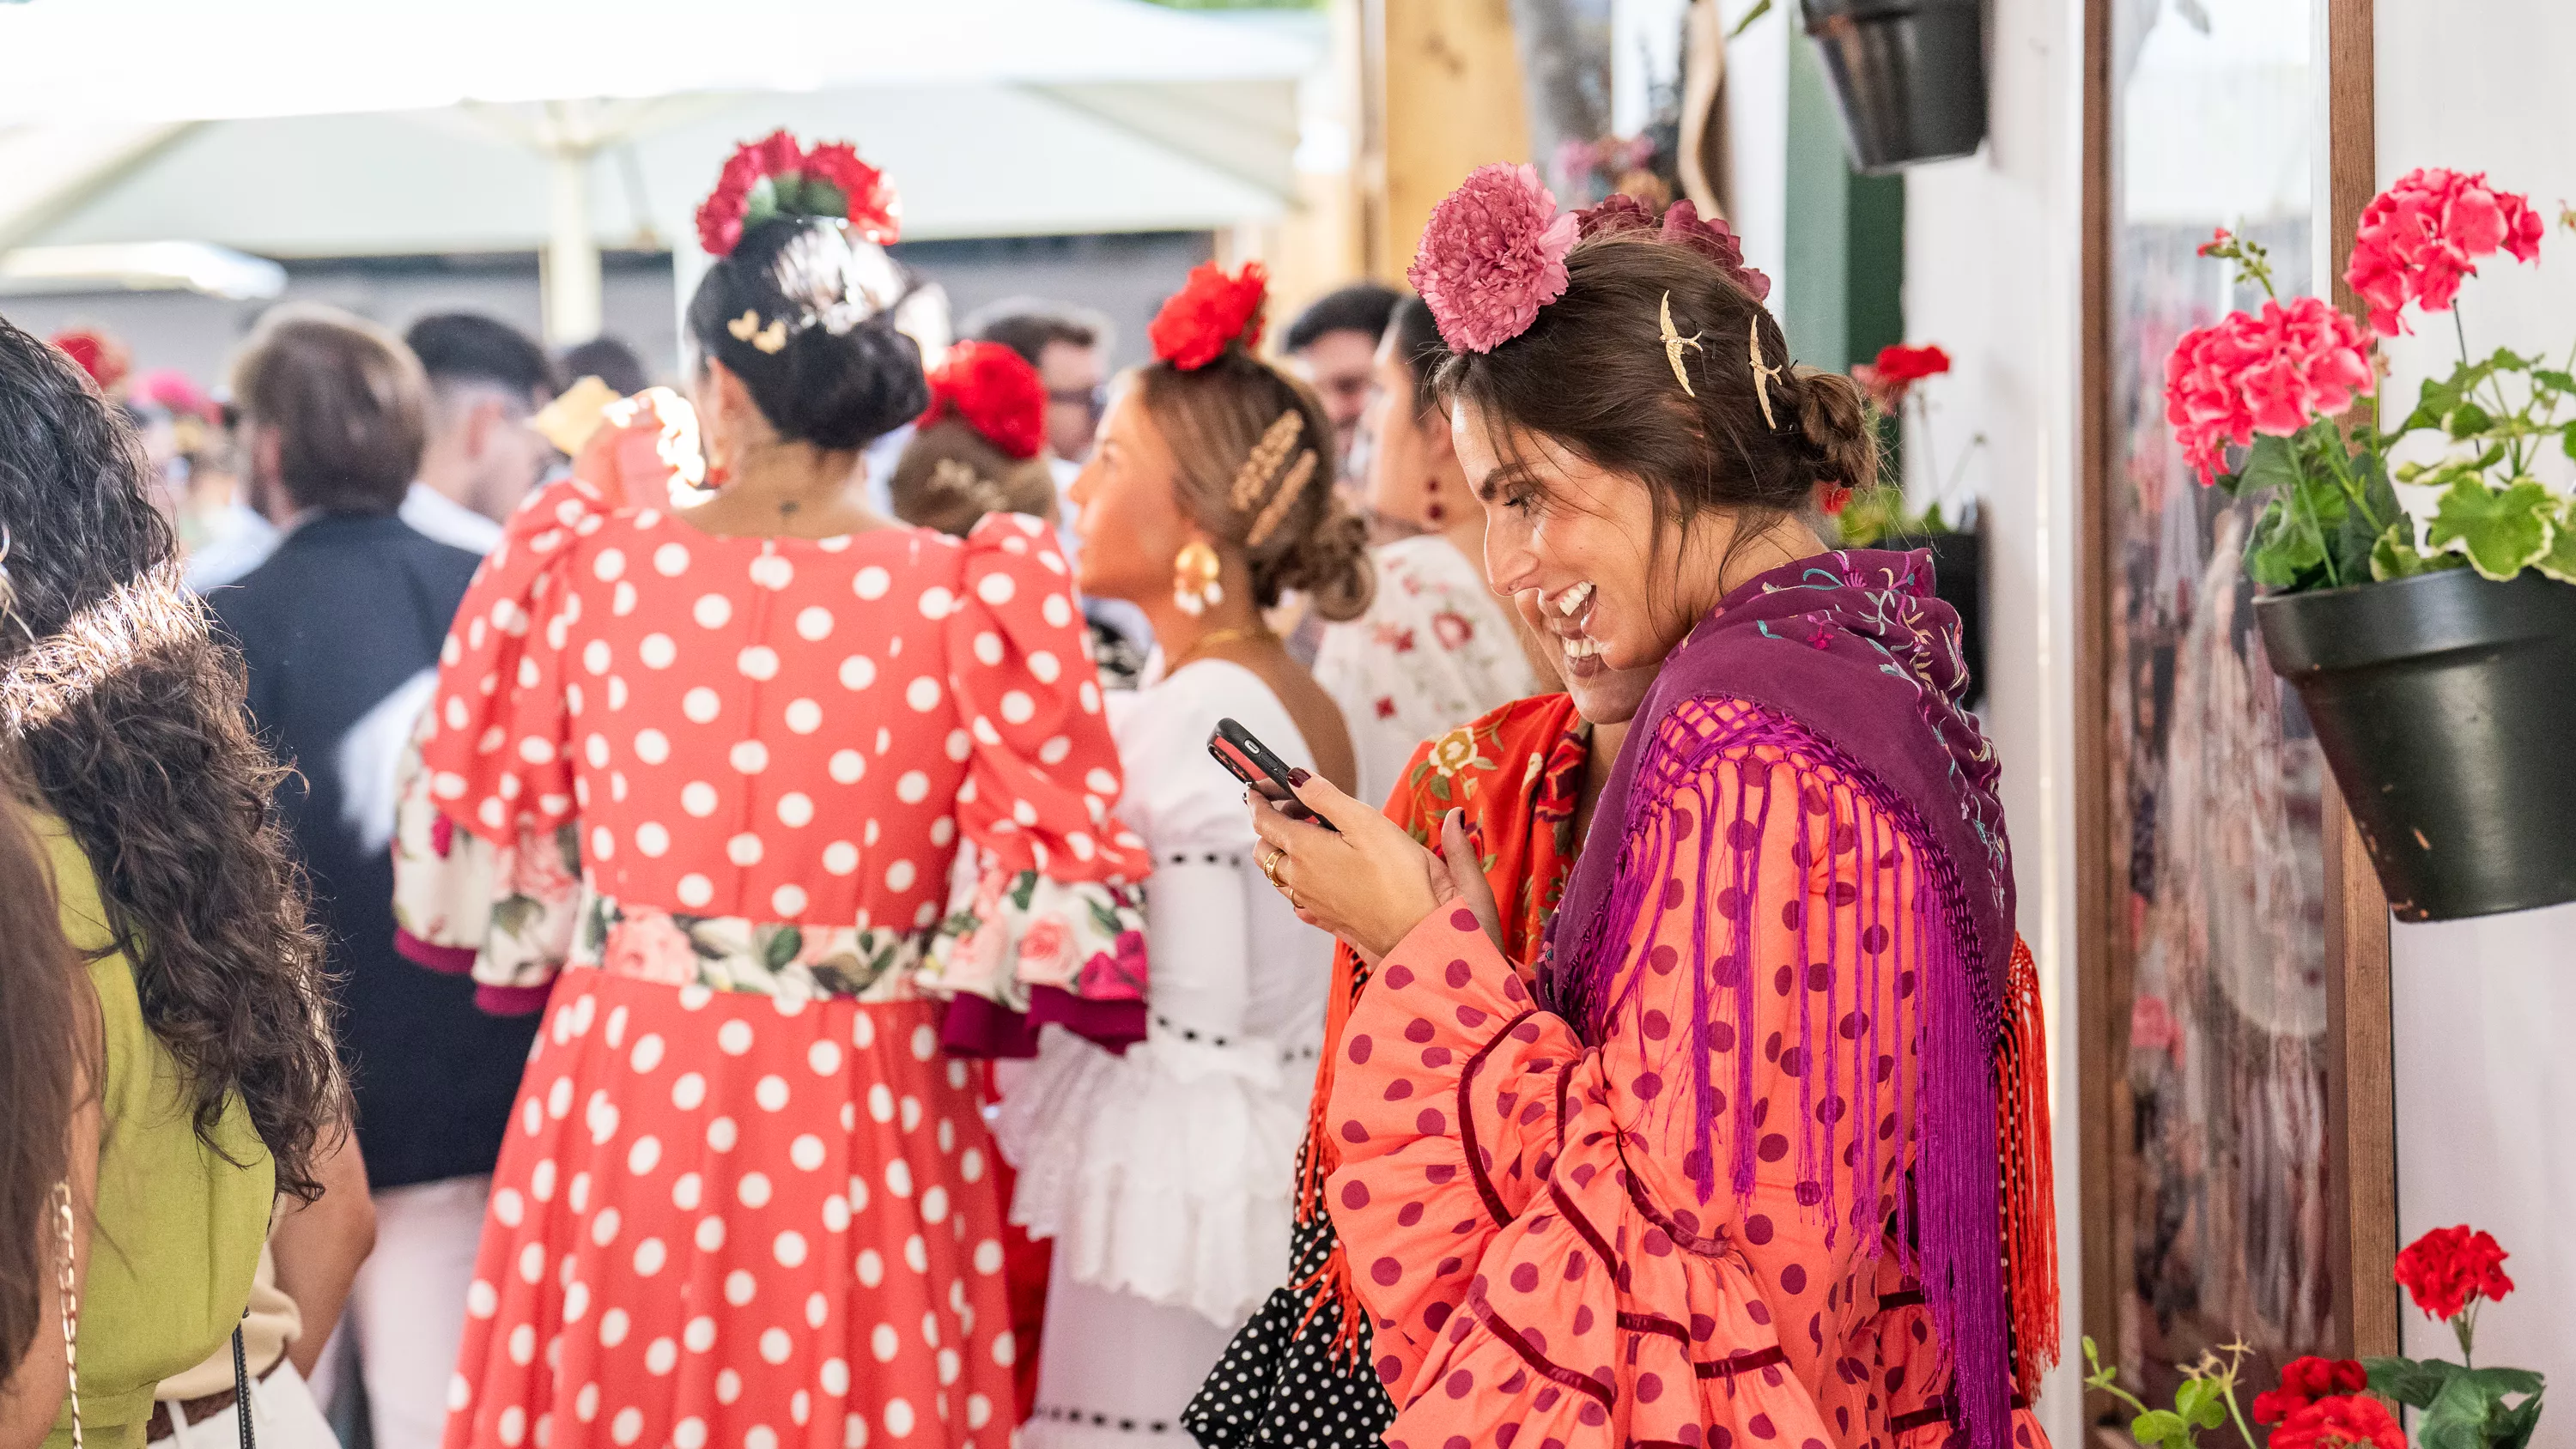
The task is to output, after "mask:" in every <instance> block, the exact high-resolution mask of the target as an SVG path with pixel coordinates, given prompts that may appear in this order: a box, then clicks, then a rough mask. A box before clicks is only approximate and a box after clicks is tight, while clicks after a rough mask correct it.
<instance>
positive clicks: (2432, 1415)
mask: <svg viewBox="0 0 2576 1449" xmlns="http://www.w3.org/2000/svg"><path fill="white" fill-rule="evenodd" d="M2491 1402H2493V1399H2492V1396H2490V1395H2489V1394H2488V1393H2487V1392H2486V1390H2484V1389H2482V1388H2480V1387H2478V1382H2477V1378H2476V1376H2475V1375H2473V1374H2468V1373H2459V1374H2454V1375H2452V1376H2451V1381H2450V1382H2449V1383H2447V1384H2444V1385H2442V1391H2441V1392H2440V1393H2438V1394H2436V1395H2434V1396H2433V1404H2432V1407H2430V1408H2428V1409H2426V1410H2425V1411H2424V1417H2423V1419H2422V1420H2420V1421H2419V1422H2418V1423H2417V1424H2416V1426H2415V1442H2416V1443H2417V1444H2418V1445H2419V1446H2421V1449H2487V1405H2488V1404H2490V1403H2491Z"/></svg>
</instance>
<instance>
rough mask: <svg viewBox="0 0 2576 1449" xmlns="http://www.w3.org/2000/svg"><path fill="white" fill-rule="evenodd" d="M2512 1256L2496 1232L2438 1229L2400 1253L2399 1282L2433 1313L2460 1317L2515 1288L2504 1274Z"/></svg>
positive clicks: (2460, 1228) (2428, 1311) (2443, 1316)
mask: <svg viewBox="0 0 2576 1449" xmlns="http://www.w3.org/2000/svg"><path fill="white" fill-rule="evenodd" d="M2507 1256H2509V1255H2508V1254H2507V1253H2506V1252H2505V1250H2504V1249H2503V1248H2502V1247H2500V1246H2498V1245H2497V1243H2496V1240H2495V1236H2494V1235H2493V1234H2492V1233H2487V1232H2483V1231H2481V1232H2472V1231H2470V1229H2469V1226H2468V1224H2466V1223H2462V1224H2461V1225H2460V1226H2458V1227H2455V1228H2435V1229H2434V1230H2433V1231H2431V1232H2429V1233H2426V1234H2425V1235H2424V1236H2422V1237H2420V1238H2417V1239H2416V1240H2415V1241H2414V1242H2412V1243H2409V1244H2407V1245H2406V1251H2404V1252H2402V1253H2400V1254H2398V1255H2397V1281H2398V1283H2400V1284H2401V1285H2403V1286H2404V1287H2405V1289H2406V1292H2407V1294H2408V1295H2409V1296H2410V1297H2412V1298H2413V1299H2414V1300H2415V1306H2416V1307H2418V1308H2421V1309H2423V1310H2424V1311H2425V1312H2426V1313H2427V1314H2429V1315H2431V1316H2432V1317H2435V1318H2440V1319H2452V1318H2457V1317H2459V1316H2460V1314H2461V1313H2463V1312H2465V1311H2466V1310H2467V1309H2468V1306H2469V1305H2470V1304H2472V1303H2475V1302H2477V1301H2478V1300H2479V1299H2481V1298H2483V1299H2487V1300H2489V1301H2493V1300H2495V1299H2498V1298H2502V1297H2503V1296H2505V1295H2506V1294H2508V1293H2511V1292H2512V1291H2513V1280H2512V1279H2511V1278H2508V1277H2506V1276H2505V1273H2504V1260H2505V1258H2506V1257H2507Z"/></svg>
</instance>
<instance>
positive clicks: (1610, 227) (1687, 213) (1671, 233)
mask: <svg viewBox="0 0 2576 1449" xmlns="http://www.w3.org/2000/svg"><path fill="white" fill-rule="evenodd" d="M1574 218H1575V225H1576V226H1577V227H1578V228H1579V229H1580V231H1581V233H1582V236H1583V238H1584V239H1585V240H1587V241H1588V240H1590V239H1591V238H1593V237H1596V236H1616V235H1618V234H1620V233H1621V232H1631V231H1651V232H1654V233H1655V239H1656V240H1657V241H1660V242H1664V243H1667V244H1669V245H1672V246H1679V247H1688V248H1690V249H1691V250H1692V251H1695V252H1697V253H1699V254H1700V255H1701V256H1704V257H1706V258H1708V259H1709V260H1710V261H1713V262H1715V263H1717V264H1718V266H1720V267H1721V268H1723V269H1725V272H1726V276H1727V280H1729V281H1731V282H1733V283H1735V285H1737V286H1738V287H1741V288H1743V289H1744V293H1745V295H1746V296H1749V297H1751V298H1752V299H1753V300H1754V301H1756V302H1763V301H1768V300H1769V299H1770V296H1771V278H1770V277H1769V276H1767V275H1765V274H1764V273H1763V272H1762V271H1761V270H1760V269H1759V268H1756V267H1748V266H1746V265H1745V264H1744V243H1743V242H1742V241H1741V240H1739V239H1738V238H1737V237H1736V235H1735V229H1734V228H1733V227H1730V226H1728V225H1727V224H1726V219H1725V218H1724V217H1718V218H1715V219H1710V218H1707V217H1703V216H1701V215H1700V214H1699V208H1698V207H1696V206H1694V205H1692V204H1691V203H1690V202H1689V201H1686V200H1685V201H1676V202H1674V203H1673V204H1672V205H1671V206H1668V207H1666V208H1664V210H1663V211H1662V212H1661V213H1660V214H1659V213H1657V212H1656V210H1655V208H1653V207H1651V206H1649V205H1647V204H1646V203H1645V202H1643V201H1641V200H1639V199H1638V198H1636V197H1633V196H1629V195H1626V194H1624V193H1620V194H1614V195H1611V196H1606V197H1603V198H1602V199H1601V204H1600V205H1598V206H1589V207H1585V208H1584V209H1583V210H1581V211H1578V212H1576V213H1575V214H1574Z"/></svg>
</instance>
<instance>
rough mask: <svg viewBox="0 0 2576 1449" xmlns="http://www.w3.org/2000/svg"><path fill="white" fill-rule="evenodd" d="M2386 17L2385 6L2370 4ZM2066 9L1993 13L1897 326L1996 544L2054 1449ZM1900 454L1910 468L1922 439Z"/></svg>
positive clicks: (2062, 1004)
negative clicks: (1978, 434)
mask: <svg viewBox="0 0 2576 1449" xmlns="http://www.w3.org/2000/svg"><path fill="white" fill-rule="evenodd" d="M2383 3H2385V0H2383ZM2081 9H2082V7H2080V6H2075V5H2069V4H2065V3H2063V0H1993V4H1992V6H1991V8H1990V10H1989V12H1988V13H1989V23H1990V25H1991V26H1992V29H1991V30H1990V32H1989V33H1988V36H1987V41H1986V53H1987V56H1988V58H1989V66H1990V71H1989V75H1988V86H1987V89H1988V93H1989V95H1990V97H1991V100H1990V102H1989V121H1988V139H1987V144H1986V149H1985V150H1984V151H1983V152H1982V153H1980V154H1979V155H1977V156H1975V157H1972V158H1969V159H1966V160H1960V161H1950V162H1943V163H1940V164H1938V165H1933V166H1924V167H1918V168H1916V169H1914V170H1913V171H1910V172H1908V173H1907V174H1906V188H1905V208H1906V216H1905V318H1906V338H1907V340H1908V341H1911V342H1937V343H1939V344H1941V346H1943V347H1944V348H1946V349H1948V350H1949V352H1950V354H1951V356H1952V358H1953V359H1954V361H1955V367H1954V371H1953V372H1952V374H1951V375H1950V376H1949V377H1947V378H1944V379H1941V380H1940V381H1939V382H1938V383H1937V384H1935V385H1934V387H1933V393H1934V396H1935V397H1936V399H1937V401H1938V404H1939V408H1940V421H1939V427H1940V435H1939V437H1938V438H1937V442H1938V444H1939V450H1940V453H1941V460H1942V462H1943V464H1944V465H1945V466H1946V465H1947V464H1948V463H1949V461H1950V460H1952V459H1954V458H1955V457H1956V456H1957V450H1958V449H1959V448H1960V447H1961V446H1962V445H1964V444H1965V442H1966V441H1967V438H1968V435H1969V434H1970V433H1971V432H1975V431H1983V432H1984V433H1985V434H1986V436H1987V439H1988V444H1987V447H1986V449H1985V451H1984V452H1983V454H1982V455H1980V457H1979V458H1978V459H1977V461H1975V462H1974V463H1972V464H1971V465H1970V469H1971V475H1972V476H1980V475H1981V477H1982V487H1981V489H1980V490H1979V491H1981V492H1982V493H1983V495H1984V498H1985V505H1984V506H1985V508H1986V510H1987V513H1986V517H1987V524H1988V527H1989V528H1990V530H1991V535H1990V537H1991V557H1990V560H1989V563H1988V569H1989V579H1990V582H1989V585H1988V587H1989V589H1990V591H1991V592H1990V595H1989V598H1988V607H1987V625H1986V627H1987V629H1988V631H1989V636H1988V647H1987V656H1988V659H1989V661H1990V662H1989V665H1988V674H1989V680H1988V684H1987V690H1988V694H1987V706H1986V720H1987V729H1988V731H1989V732H1990V733H1991V734H1992V736H1993V737H1994V741H1995V746H1996V749H1997V751H1998V752H1999V753H2000V754H2001V756H2002V759H2003V768H2004V809H2005V814H2006V816H2007V818H2008V819H2010V820H2011V822H2012V829H2013V856H2014V861H2015V865H2016V867H2017V869H2016V874H2017V876H2018V880H2019V885H2020V892H2021V930H2022V934H2023V936H2024V937H2025V938H2026V939H2028V941H2029V942H2030V945H2031V950H2032V952H2033V953H2034V954H2035V955H2036V956H2037V958H2038V960H2039V964H2040V971H2041V975H2042V980H2043V983H2044V988H2045V990H2046V991H2047V993H2048V996H2047V1007H2048V1014H2049V1019H2050V1021H2051V1022H2052V1023H2054V1024H2055V1025H2056V1026H2057V1028H2058V1029H2057V1030H2055V1031H2053V1032H2052V1033H2051V1036H2052V1041H2051V1044H2050V1076H2051V1081H2052V1085H2053V1086H2054V1088H2055V1096H2056V1122H2057V1162H2058V1173H2057V1186H2058V1224H2059V1232H2058V1236H2059V1244H2058V1251H2059V1254H2060V1257H2061V1259H2062V1268H2061V1272H2062V1279H2063V1285H2064V1290H2065V1324H2066V1337H2065V1347H2064V1354H2065V1364H2064V1365H2063V1366H2061V1368H2060V1370H2059V1372H2058V1373H2057V1375H2056V1376H2055V1377H2054V1378H2053V1379H2051V1380H2050V1382H2049V1384H2048V1385H2047V1387H2046V1389H2045V1390H2044V1392H2043V1394H2042V1396H2041V1401H2040V1406H2039V1407H2040V1415H2041V1418H2042V1420H2043V1421H2044V1422H2045V1424H2046V1426H2047V1428H2048V1431H2049V1436H2050V1437H2051V1438H2052V1439H2053V1440H2054V1441H2055V1442H2056V1443H2057V1444H2058V1445H2060V1446H2061V1449H2072V1446H2077V1445H2080V1444H2082V1443H2083V1442H2084V1437H2083V1435H2082V1433H2081V1432H2080V1422H2079V1421H2080V1416H2081V1408H2082V1396H2081V1392H2080V1389H2079V1387H2078V1384H2077V1380H2078V1379H2080V1378H2081V1376H2082V1369H2081V1365H2082V1362H2083V1354H2082V1350H2081V1349H2080V1347H2079V1346H2078V1343H2079V1338H2080V1334H2081V1327H2080V1325H2081V1320H2082V1305H2083V1282H2082V1275H2081V1272H2080V1269H2081V1265H2082V1262H2083V1252H2082V1245H2081V1241H2080V1239H2079V1237H2078V1231H2079V1217H2080V1214H2079V1191H2078V1189H2079V1183H2080V1180H2081V1175H2080V1173H2079V1172H2078V1170H2077V1155H2076V1153H2077V1140H2078V1136H2079V1134H2078V1131H2077V1122H2076V1115H2075V1099H2076V1090H2075V1089H2076V1079H2075V1061H2074V1055H2073V1050H2072V1045H2073V1043H2072V1038H2071V1034H2070V1033H2068V1032H2067V1031H2066V1030H2065V1024H2066V1023H2068V1022H2071V1021H2072V1020H2074V1010H2075V903H2074V885H2075V870H2076V860H2075V823H2074V822H2075V813H2074V794H2073V790H2074V780H2073V776H2072V770H2073V765H2074V759H2073V749H2074V744H2073V728H2074V709H2075V684H2074V673H2073V655H2072V650H2073V645H2074V639H2075V610H2074V557H2075V555H2074V546H2075V523H2076V515H2075V481H2076V480H2075V452H2074V444H2075V438H2074V419H2075V417H2076V413H2077V404H2078V402H2079V400H2080V398H2079V392H2078V387H2079V381H2078V376H2079V374H2078V367H2077V350H2076V342H2077V326H2078V317H2079V313H2078V303H2079V299H2080V296H2081V292H2080V286H2081V282H2082V274H2081V269H2080V259H2081V257H2082V254H2083V248H2082V226H2081V213H2080V204H2081V196H2082V184H2081V183H2082V154H2081V151H2080V150H2079V145H2080V137H2081V134H2082V127H2081V125H2080V124H2079V122H2080V119H2081V113H2082V100H2081V94H2080V91H2079V89H2078V84H2079V79H2080V75H2081V62H2082V55H2083V47H2082V31H2081V29H2080V23H2081ZM1908 451H1909V453H1911V454H1913V455H1914V456H1916V457H1918V458H1919V457H1920V456H1921V454H1922V452H1923V449H1922V446H1921V440H1920V439H1919V438H1917V439H1914V440H1911V441H1910V442H1909V449H1908Z"/></svg>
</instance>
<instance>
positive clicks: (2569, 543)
mask: <svg viewBox="0 0 2576 1449" xmlns="http://www.w3.org/2000/svg"><path fill="white" fill-rule="evenodd" d="M2531 566H2532V567H2533V568H2536V569H2538V570H2540V571H2541V572H2542V573H2544V574H2547V575H2549V576H2550V577H2551V578H2553V579H2556V580H2557V581H2558V582H2560V583H2562V584H2576V498H2569V499H2564V500H2561V501H2560V503H2559V505H2558V519H2557V523H2556V526H2555V527H2553V528H2551V529H2550V531H2549V551H2548V552H2547V553H2544V554H2542V555H2541V556H2540V557H2539V558H2537V559H2534V560H2533V561H2532V565H2531Z"/></svg>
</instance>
